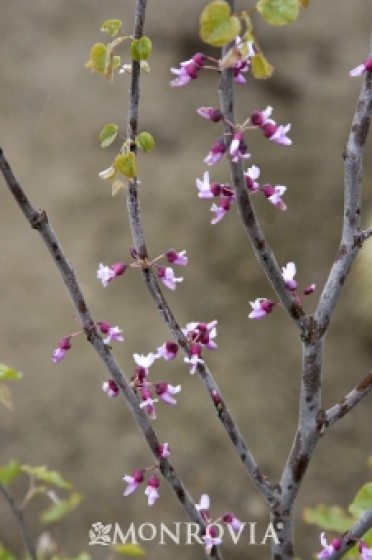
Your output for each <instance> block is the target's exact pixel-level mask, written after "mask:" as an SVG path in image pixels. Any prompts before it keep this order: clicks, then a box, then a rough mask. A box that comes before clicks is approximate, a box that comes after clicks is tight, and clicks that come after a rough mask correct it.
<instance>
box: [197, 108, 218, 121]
mask: <svg viewBox="0 0 372 560" xmlns="http://www.w3.org/2000/svg"><path fill="white" fill-rule="evenodd" d="M196 112H197V113H198V115H200V116H201V117H203V119H207V120H209V121H212V122H219V121H220V120H222V119H223V115H222V113H221V111H220V110H219V109H215V108H214V107H199V109H197V110H196Z"/></svg>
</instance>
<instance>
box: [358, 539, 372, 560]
mask: <svg viewBox="0 0 372 560" xmlns="http://www.w3.org/2000/svg"><path fill="white" fill-rule="evenodd" d="M359 552H360V555H361V558H362V560H370V558H372V549H371V548H369V547H368V545H367V544H366V543H365V542H363V541H362V542H361V543H359Z"/></svg>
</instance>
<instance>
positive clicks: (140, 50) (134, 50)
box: [130, 36, 152, 62]
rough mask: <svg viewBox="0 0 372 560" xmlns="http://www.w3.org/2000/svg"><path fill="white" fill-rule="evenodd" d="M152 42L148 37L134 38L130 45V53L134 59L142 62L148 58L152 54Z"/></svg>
mask: <svg viewBox="0 0 372 560" xmlns="http://www.w3.org/2000/svg"><path fill="white" fill-rule="evenodd" d="M151 49H152V44H151V40H150V39H149V38H148V37H145V36H143V37H141V38H140V39H133V41H132V43H131V45H130V55H131V57H132V58H133V60H137V61H138V62H140V61H141V60H147V59H148V58H149V56H150V54H151Z"/></svg>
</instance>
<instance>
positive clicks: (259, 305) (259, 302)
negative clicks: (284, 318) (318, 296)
mask: <svg viewBox="0 0 372 560" xmlns="http://www.w3.org/2000/svg"><path fill="white" fill-rule="evenodd" d="M295 275H296V265H295V263H293V262H289V263H288V264H286V266H284V267H283V268H282V277H283V280H284V284H285V287H286V288H287V290H289V291H290V292H292V293H294V294H295V296H296V298H297V299H298V301H300V300H301V296H300V294H298V293H297V281H296V280H295ZM315 289H316V285H315V284H310V285H309V286H307V287H306V288H305V289H304V290H303V291H302V295H305V296H309V295H310V294H312V293H313V292H314V291H315ZM249 304H250V306H251V308H252V311H251V312H250V313H249V315H248V318H249V319H262V318H263V317H266V315H268V314H269V313H271V312H272V310H273V309H274V307H276V306H278V305H280V304H279V303H275V302H274V301H271V300H270V299H267V298H257V299H256V300H255V301H250V302H249Z"/></svg>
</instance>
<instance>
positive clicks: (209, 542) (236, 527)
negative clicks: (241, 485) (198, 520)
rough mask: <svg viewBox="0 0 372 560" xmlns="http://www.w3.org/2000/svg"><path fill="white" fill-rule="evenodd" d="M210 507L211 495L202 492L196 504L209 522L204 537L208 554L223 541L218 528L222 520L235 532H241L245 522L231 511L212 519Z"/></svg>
mask: <svg viewBox="0 0 372 560" xmlns="http://www.w3.org/2000/svg"><path fill="white" fill-rule="evenodd" d="M209 507H210V499H209V496H208V495H207V494H202V496H201V498H200V502H199V504H196V509H197V510H198V511H199V513H200V515H201V517H202V518H203V520H204V521H205V522H206V523H207V527H206V530H205V534H204V536H203V537H202V538H203V541H204V546H205V550H206V552H207V554H211V552H212V549H213V547H214V546H218V545H220V544H221V543H222V539H221V537H220V536H219V535H220V532H219V531H218V530H217V528H218V524H219V523H220V522H222V523H224V524H225V525H228V526H230V527H231V528H232V530H233V531H234V532H235V533H239V531H240V530H241V528H242V527H243V523H242V522H241V521H239V519H238V518H237V517H235V515H234V514H233V513H230V512H228V513H224V514H223V515H222V516H221V517H219V518H218V519H216V520H215V521H212V519H211V518H210V514H209Z"/></svg>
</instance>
